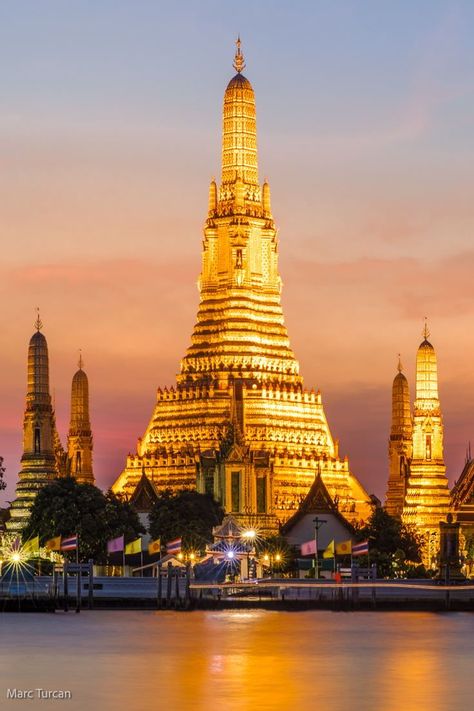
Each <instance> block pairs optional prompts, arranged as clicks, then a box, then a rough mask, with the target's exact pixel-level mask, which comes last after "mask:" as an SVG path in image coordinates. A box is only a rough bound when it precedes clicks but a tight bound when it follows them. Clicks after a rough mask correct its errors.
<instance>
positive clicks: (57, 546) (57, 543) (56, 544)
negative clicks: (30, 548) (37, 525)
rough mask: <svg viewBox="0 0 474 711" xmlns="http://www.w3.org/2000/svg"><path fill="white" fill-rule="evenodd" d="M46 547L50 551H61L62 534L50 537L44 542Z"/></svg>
mask: <svg viewBox="0 0 474 711" xmlns="http://www.w3.org/2000/svg"><path fill="white" fill-rule="evenodd" d="M44 545H45V548H47V549H48V550H49V551H60V550H61V536H56V538H50V539H49V541H46V543H45V544H44Z"/></svg>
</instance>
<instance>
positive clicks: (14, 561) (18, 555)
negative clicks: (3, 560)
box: [11, 553, 21, 563]
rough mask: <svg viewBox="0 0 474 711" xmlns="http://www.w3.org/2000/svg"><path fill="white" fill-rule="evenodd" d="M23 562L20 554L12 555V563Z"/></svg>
mask: <svg viewBox="0 0 474 711" xmlns="http://www.w3.org/2000/svg"><path fill="white" fill-rule="evenodd" d="M20 560H21V555H20V554H19V553H12V556H11V561H12V563H19V562H20Z"/></svg>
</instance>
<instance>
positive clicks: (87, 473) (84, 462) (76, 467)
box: [67, 355, 94, 484]
mask: <svg viewBox="0 0 474 711" xmlns="http://www.w3.org/2000/svg"><path fill="white" fill-rule="evenodd" d="M92 448H93V445H92V431H91V423H90V418H89V381H88V379H87V375H86V373H85V372H84V369H83V360H82V355H81V356H80V358H79V369H78V371H77V372H76V373H75V374H74V377H73V379H72V387H71V423H70V426H69V434H68V438H67V451H68V463H69V471H68V473H69V475H70V476H73V477H74V478H75V479H77V481H79V482H81V483H83V484H94V473H93V470H92Z"/></svg>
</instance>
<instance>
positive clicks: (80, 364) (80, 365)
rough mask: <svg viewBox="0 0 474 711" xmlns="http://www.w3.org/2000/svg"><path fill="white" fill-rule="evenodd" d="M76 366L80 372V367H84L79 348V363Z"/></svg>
mask: <svg viewBox="0 0 474 711" xmlns="http://www.w3.org/2000/svg"><path fill="white" fill-rule="evenodd" d="M77 364H78V366H79V370H82V366H83V365H84V360H83V358H82V348H79V361H78V363H77Z"/></svg>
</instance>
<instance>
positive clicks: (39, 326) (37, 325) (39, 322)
mask: <svg viewBox="0 0 474 711" xmlns="http://www.w3.org/2000/svg"><path fill="white" fill-rule="evenodd" d="M35 328H36V330H37V331H41V329H42V328H43V322H42V320H41V318H40V310H39V306H37V307H36V321H35Z"/></svg>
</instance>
